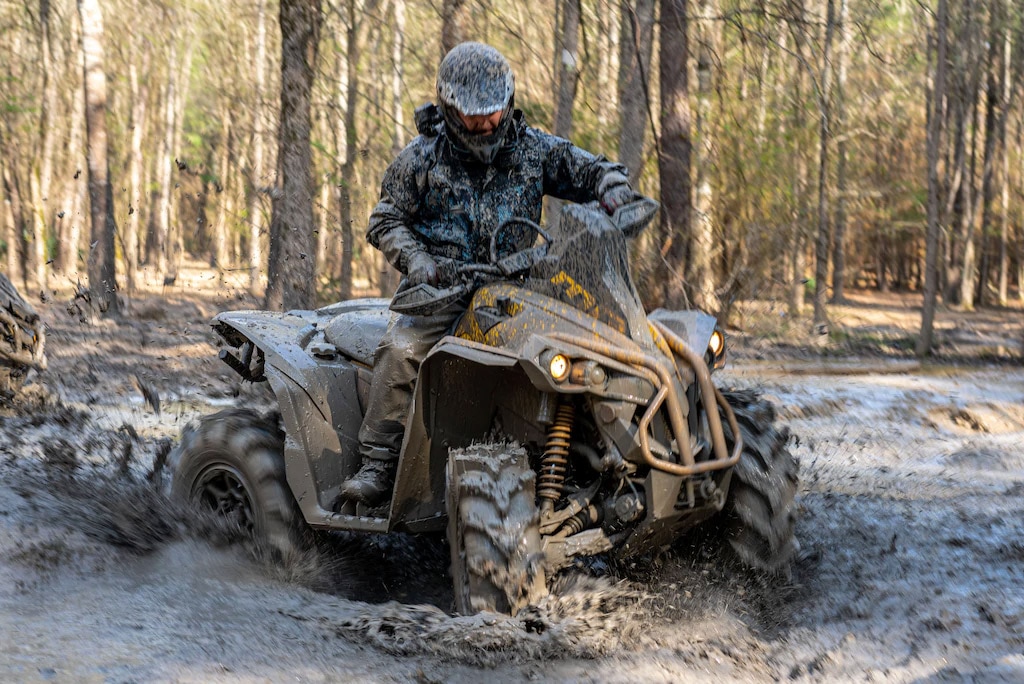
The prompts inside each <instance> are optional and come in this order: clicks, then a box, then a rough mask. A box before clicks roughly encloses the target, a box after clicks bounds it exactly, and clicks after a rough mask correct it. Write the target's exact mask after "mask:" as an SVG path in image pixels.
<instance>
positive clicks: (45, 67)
mask: <svg viewBox="0 0 1024 684" xmlns="http://www.w3.org/2000/svg"><path fill="white" fill-rule="evenodd" d="M50 9H51V8H50V0H39V57H40V64H41V69H42V77H43V84H42V86H43V87H42V91H43V92H42V99H41V101H40V109H39V128H38V130H39V148H38V153H37V154H35V155H33V160H34V161H35V162H36V163H35V164H34V165H33V166H34V168H33V169H32V174H31V176H30V177H29V178H30V182H29V185H30V188H29V190H30V193H31V195H32V237H31V242H32V251H31V260H30V261H31V264H32V270H33V275H34V277H35V283H36V286H37V287H38V288H39V289H40V290H44V289H46V285H47V282H46V271H47V269H46V233H47V222H48V221H49V218H50V217H49V211H48V209H49V207H48V204H49V200H50V180H51V178H52V177H53V147H54V145H53V141H54V137H55V136H54V133H55V129H56V114H57V112H56V110H57V78H56V74H55V73H54V69H55V65H54V62H53V54H52V53H53V49H52V47H51V39H50V29H51V13H50Z"/></svg>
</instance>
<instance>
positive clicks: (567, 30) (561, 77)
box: [553, 0, 580, 140]
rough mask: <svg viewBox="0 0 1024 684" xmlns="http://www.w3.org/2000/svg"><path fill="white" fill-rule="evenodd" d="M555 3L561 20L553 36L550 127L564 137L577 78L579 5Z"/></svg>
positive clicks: (568, 128)
mask: <svg viewBox="0 0 1024 684" xmlns="http://www.w3.org/2000/svg"><path fill="white" fill-rule="evenodd" d="M559 6H560V8H561V15H562V23H561V25H560V26H559V27H558V28H557V30H558V33H557V34H556V36H555V45H556V46H558V61H557V63H556V64H557V75H558V76H557V81H558V82H557V86H556V87H557V91H556V94H555V120H554V128H553V130H554V133H555V135H557V136H558V137H560V138H565V139H566V140H568V139H570V138H572V110H573V104H574V103H575V101H576V86H577V85H578V83H579V78H580V68H579V65H580V55H579V39H580V5H579V0H560V2H559Z"/></svg>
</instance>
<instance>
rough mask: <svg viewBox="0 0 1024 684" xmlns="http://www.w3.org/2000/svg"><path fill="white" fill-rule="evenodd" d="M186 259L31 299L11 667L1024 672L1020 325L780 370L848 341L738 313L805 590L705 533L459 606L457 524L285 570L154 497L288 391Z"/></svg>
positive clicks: (151, 672) (17, 483) (8, 623)
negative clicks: (243, 382) (215, 430)
mask: <svg viewBox="0 0 1024 684" xmlns="http://www.w3.org/2000/svg"><path fill="white" fill-rule="evenodd" d="M189 275H190V274H189V273H188V272H186V273H185V274H183V277H181V278H179V281H180V282H179V284H178V286H177V289H175V290H174V291H172V292H162V293H158V292H155V291H154V292H151V293H150V294H148V295H147V296H144V297H139V298H138V299H136V300H134V301H133V302H132V307H131V310H130V313H129V314H127V315H126V316H125V317H124V318H122V319H121V320H118V321H101V322H99V323H98V324H95V325H89V324H86V323H84V322H82V321H81V320H80V318H79V317H78V316H77V315H76V314H75V312H73V311H72V313H68V311H67V310H66V308H65V306H64V303H62V302H61V301H60V300H59V299H55V300H53V301H51V302H48V303H45V304H40V305H39V306H37V309H38V310H39V313H40V315H41V316H42V317H43V320H44V321H45V322H46V325H47V333H48V340H47V354H48V356H49V359H50V368H49V369H48V370H47V371H46V372H45V373H43V374H38V375H35V376H33V377H31V378H30V382H29V385H28V386H27V387H26V388H25V389H24V391H23V392H22V393H21V394H19V395H18V398H17V399H16V400H14V401H13V402H7V403H6V404H5V405H4V406H0V630H2V632H3V634H5V638H4V639H3V640H2V643H0V680H4V681H11V680H14V681H215V682H233V681H284V680H286V679H287V680H290V681H291V680H294V681H337V680H339V679H359V680H370V681H410V680H412V681H479V680H480V679H482V678H487V679H491V680H494V681H518V680H523V679H536V680H543V681H623V682H626V681H629V682H633V681H679V680H681V679H683V678H686V679H688V680H691V681H741V682H762V681H764V682H769V681H778V680H795V681H830V682H831V681H854V680H856V681H865V680H867V681H935V682H940V681H941V682H946V681H986V682H987V681H1020V680H1024V637H1022V636H1021V635H1022V634H1024V592H1022V591H1021V590H1020V587H1021V586H1024V545H1022V542H1021V540H1022V539H1024V408H1022V407H1024V370H1022V369H1021V368H1020V366H1019V365H1014V364H1007V363H1001V364H997V365H992V364H990V363H988V361H990V360H991V357H990V356H989V355H988V354H989V351H990V350H993V349H996V348H998V347H1000V346H1002V347H1003V349H1004V351H1006V350H1010V351H1012V353H1010V351H1008V352H1007V357H1006V358H1008V359H1011V360H1015V359H1016V358H1019V357H1014V356H1013V355H1012V354H1019V353H1020V351H1019V349H1020V347H1019V345H1020V343H1021V342H1024V335H1022V334H1021V326H1022V324H1021V323H1018V322H1016V321H1017V320H1018V319H1019V317H1017V318H1014V317H1005V320H1007V321H1011V320H1012V322H1010V323H1004V325H1003V326H1002V328H999V326H998V325H997V321H996V320H995V319H992V320H990V321H989V322H988V323H985V326H988V327H984V326H981V324H980V323H977V322H976V321H975V320H974V319H972V318H970V317H968V318H967V319H965V320H964V321H962V322H961V324H950V323H948V322H947V321H946V320H945V319H942V318H941V317H940V324H941V325H947V324H948V325H949V326H950V327H949V328H948V329H949V330H954V331H956V335H953V334H952V333H949V334H948V335H947V337H945V338H943V339H945V340H950V341H949V342H948V344H949V345H952V346H950V347H948V348H949V349H953V347H954V346H955V348H956V349H958V350H959V351H958V352H957V354H960V355H963V354H966V353H967V352H966V351H965V350H974V351H977V352H978V353H976V354H973V356H972V357H971V359H970V360H971V362H970V363H969V364H964V363H963V359H962V358H953V356H950V355H947V357H945V359H946V362H947V365H938V366H936V365H926V366H924V367H903V368H900V369H899V370H895V371H894V370H893V369H892V368H881V369H879V368H877V366H878V365H879V364H880V363H881V364H883V365H885V364H886V363H888V362H887V358H889V357H885V356H883V355H881V354H871V355H869V356H868V357H864V356H857V355H856V354H853V353H851V354H845V353H844V354H843V356H844V358H843V359H842V360H843V362H844V364H845V365H844V370H843V372H842V373H841V374H831V373H829V371H828V368H826V367H822V368H821V369H820V370H814V369H812V370H810V371H808V372H806V373H803V372H801V373H799V374H796V373H786V372H784V371H779V370H778V369H779V367H781V366H782V364H783V363H786V362H788V363H792V362H794V360H799V361H801V362H802V363H814V364H818V363H822V362H826V363H827V362H834V359H830V358H824V359H823V358H822V356H821V355H820V354H817V355H814V354H804V353H801V354H798V355H793V354H790V355H787V354H785V353H784V351H780V345H774V346H772V345H770V344H766V343H765V342H764V341H763V340H764V339H765V338H763V337H762V338H758V339H754V337H752V336H753V335H754V334H755V333H754V332H753V328H751V330H748V331H747V332H744V331H737V334H736V335H735V338H736V342H737V345H736V348H735V353H734V354H733V357H732V365H731V367H730V368H729V369H727V370H726V371H725V372H724V373H723V374H722V377H721V380H720V382H721V383H722V384H728V385H732V386H737V387H741V388H744V387H750V388H755V389H758V390H760V391H761V392H763V393H764V394H765V395H766V396H767V397H769V398H770V399H771V400H773V401H774V402H775V403H776V405H777V407H778V412H779V415H780V419H781V420H782V421H784V422H785V423H786V424H787V425H789V426H790V427H791V429H792V430H793V433H794V435H795V436H796V437H795V438H794V441H793V442H791V444H790V448H791V449H792V450H793V453H794V454H795V455H796V456H797V457H798V458H799V459H800V461H801V478H802V481H801V485H800V489H799V491H798V494H797V504H798V506H799V509H800V520H799V522H798V525H797V537H798V539H799V540H800V544H801V550H800V552H799V555H798V559H797V562H796V563H795V565H794V568H793V573H792V576H791V577H790V578H789V579H788V580H786V579H777V580H772V581H768V580H765V579H763V578H761V577H758V576H754V575H751V574H748V573H745V572H744V571H742V570H740V569H739V568H738V567H737V566H736V564H735V561H734V560H733V559H732V558H731V557H730V556H729V554H727V553H724V552H723V551H722V549H721V548H720V547H719V546H717V545H715V544H711V543H707V541H706V540H702V539H700V538H699V537H696V536H695V537H693V538H689V539H686V540H683V541H681V542H680V543H679V544H677V545H676V546H675V547H674V548H672V549H669V550H667V551H666V552H665V553H664V554H662V555H660V556H658V557H655V558H647V559H642V560H640V561H636V562H631V563H628V564H620V565H612V564H608V563H601V562H595V563H591V564H588V566H587V567H585V568H581V569H580V571H579V572H577V573H574V574H567V575H566V576H564V577H561V578H559V580H558V583H559V586H558V587H557V590H556V591H555V593H554V594H553V595H552V597H551V598H549V599H547V600H545V601H544V602H542V603H541V605H539V606H538V607H537V608H536V609H534V610H531V611H530V612H529V614H528V615H525V616H521V617H520V618H517V619H513V618H502V617H497V616H493V615H491V616H473V617H453V616H452V615H451V614H450V610H451V606H452V600H453V599H452V592H451V587H450V580H449V578H448V575H447V573H448V567H447V566H448V561H449V557H448V550H447V547H446V545H445V543H444V540H443V538H442V537H440V536H436V537H415V536H408V535H398V536H391V537H389V536H382V535H374V536H364V535H356V534H352V535H332V536H330V537H328V538H325V539H323V540H322V542H321V544H320V546H319V547H318V548H317V549H316V550H314V551H313V552H311V553H310V554H308V555H307V556H306V557H302V558H297V559H295V560H294V562H292V563H291V564H289V565H288V566H286V567H282V566H281V565H275V564H273V563H270V562H268V561H266V560H264V559H263V556H262V554H261V553H260V552H259V550H258V549H250V548H247V547H246V546H245V545H244V544H243V543H240V542H239V541H238V539H237V534H235V533H234V531H232V530H230V529H224V528H223V527H221V526H219V524H218V523H217V521H212V520H204V519H201V518H197V517H196V516H194V515H193V514H191V513H190V512H188V511H183V510H180V509H178V508H177V507H175V506H174V505H173V504H172V503H170V502H169V501H168V500H167V499H166V498H164V497H163V496H162V494H161V492H162V491H163V487H162V483H161V472H160V471H161V469H160V467H159V466H160V464H161V462H162V458H164V457H165V456H166V453H167V449H168V447H169V445H170V443H171V441H172V440H174V439H176V438H177V435H178V433H179V432H180V430H181V428H182V426H183V425H184V424H185V423H186V422H187V421H189V420H191V419H192V418H195V417H197V416H199V415H202V414H205V413H209V412H212V411H214V410H217V409H219V408H223V407H225V406H232V405H235V404H236V403H244V404H245V405H247V406H256V407H269V405H270V404H269V397H268V396H267V395H266V392H265V390H264V389H263V388H261V387H258V386H257V387H252V386H240V385H238V384H237V383H236V382H235V380H234V378H233V374H232V372H231V371H230V370H229V369H228V368H227V367H226V366H223V364H221V363H220V362H218V361H217V360H216V346H215V339H214V336H213V334H212V332H211V331H210V330H209V328H208V326H207V321H208V319H209V318H210V317H211V316H212V315H213V313H215V312H216V311H218V310H220V309H223V308H247V307H250V306H252V302H251V301H248V300H247V299H246V298H245V296H244V295H241V294H239V293H237V292H230V291H223V290H222V291H218V290H217V288H215V287H212V286H211V284H210V282H209V281H207V280H204V278H205V277H206V276H203V275H201V274H200V273H199V272H195V273H194V274H192V280H191V281H189ZM186 293H188V294H186ZM204 293H209V294H204ZM215 293H216V294H215ZM33 304H35V302H33ZM850 310H851V311H853V312H854V313H855V314H856V315H857V316H859V317H860V318H858V319H857V322H856V323H853V322H851V321H853V315H854V314H852V313H851V314H849V315H848V316H847V317H846V318H845V319H844V320H846V321H847V324H846V326H845V328H844V329H845V330H846V335H847V338H848V339H854V338H856V339H859V340H863V339H867V338H870V336H871V335H875V334H876V333H875V332H873V331H872V330H869V328H871V327H872V326H875V327H877V326H889V327H888V328H886V335H891V336H892V337H899V335H901V334H903V333H900V332H899V330H909V329H910V328H909V323H907V321H909V320H910V319H911V318H912V315H911V314H912V312H909V313H908V312H907V311H905V310H904V309H902V308H900V307H899V306H897V305H896V304H893V303H892V302H883V306H881V307H879V310H878V312H877V313H876V314H875V315H874V317H872V315H871V310H870V306H869V302H868V301H867V300H866V299H865V300H863V301H861V300H860V299H858V302H857V303H856V305H855V306H853V307H851V308H850ZM842 312H843V310H842V309H840V314H841V315H842ZM902 325H906V326H907V327H906V328H900V326H902ZM979 326H981V327H979ZM897 329H898V330H897ZM970 329H974V330H976V331H979V332H978V335H977V336H976V338H975V339H974V341H973V342H972V341H971V339H969V337H968V334H967V332H965V331H969V330H970ZM908 334H909V333H908ZM974 343H977V344H976V345H975V347H971V344H974ZM943 344H947V342H943ZM1014 344H1017V345H1018V347H1013V345H1014ZM859 362H863V363H864V364H865V365H864V368H863V369H861V370H860V371H858V370H857V369H856V364H857V363H859ZM949 364H955V365H949ZM850 366H852V368H849V367H850ZM870 371H875V372H870ZM882 371H884V372H882ZM147 394H148V398H147ZM157 407H159V412H157Z"/></svg>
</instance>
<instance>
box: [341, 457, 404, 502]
mask: <svg viewBox="0 0 1024 684" xmlns="http://www.w3.org/2000/svg"><path fill="white" fill-rule="evenodd" d="M394 484H395V463H394V461H380V460H377V459H373V458H364V459H363V465H362V467H361V468H360V469H359V472H358V473H356V474H355V475H353V476H352V477H350V478H348V479H347V480H345V483H344V484H342V485H341V498H343V499H348V500H349V501H357V502H359V503H361V504H365V505H367V506H377V505H379V504H381V503H383V501H384V499H385V498H386V497H387V495H388V494H390V493H391V488H392V487H393V486H394Z"/></svg>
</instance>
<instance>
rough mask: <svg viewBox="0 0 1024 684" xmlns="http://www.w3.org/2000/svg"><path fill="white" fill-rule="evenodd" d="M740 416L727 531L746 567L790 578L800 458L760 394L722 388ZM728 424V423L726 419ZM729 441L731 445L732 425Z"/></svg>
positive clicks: (726, 515)
mask: <svg viewBox="0 0 1024 684" xmlns="http://www.w3.org/2000/svg"><path fill="white" fill-rule="evenodd" d="M722 394H723V395H724V396H725V398H726V401H728V403H729V405H730V406H731V407H732V410H733V413H735V414H736V422H737V423H738V425H739V429H740V434H741V436H742V437H743V452H742V453H741V455H740V460H739V461H738V462H737V463H736V465H735V466H734V467H733V471H732V482H731V484H730V486H729V495H728V498H727V499H726V502H725V509H724V510H723V511H722V515H723V518H722V522H723V523H724V525H723V531H724V532H725V537H726V539H727V540H728V542H729V545H730V546H731V547H732V549H733V551H735V552H736V555H737V556H739V558H740V560H741V561H742V562H743V563H744V564H745V565H747V566H749V567H751V568H753V569H755V570H759V571H762V572H768V573H771V574H787V573H788V572H789V567H790V563H791V561H792V559H793V556H794V554H795V552H796V550H797V548H798V545H797V541H796V537H795V536H794V533H793V530H794V527H795V526H796V504H795V503H794V497H795V495H796V488H797V473H798V466H799V464H798V463H797V460H796V459H795V458H794V457H793V455H792V454H791V453H790V452H789V448H788V447H787V446H786V443H787V442H788V441H789V430H788V429H786V428H781V429H780V428H777V427H776V426H775V408H774V407H773V406H772V405H771V404H770V403H769V402H768V401H766V400H764V399H762V398H760V397H759V396H758V394H757V393H756V392H752V391H749V390H724V391H723V392H722ZM723 423H725V421H723ZM724 427H725V432H726V442H727V443H728V445H729V448H730V449H731V448H732V445H733V436H732V434H731V430H730V429H729V426H728V424H725V425H724Z"/></svg>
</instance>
